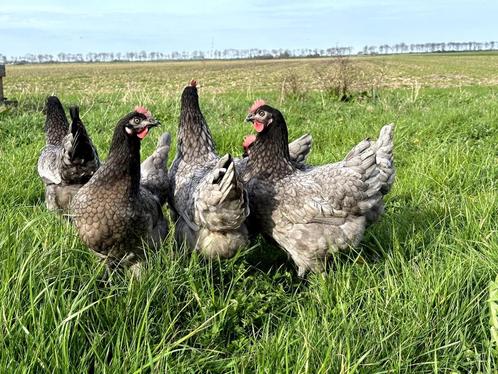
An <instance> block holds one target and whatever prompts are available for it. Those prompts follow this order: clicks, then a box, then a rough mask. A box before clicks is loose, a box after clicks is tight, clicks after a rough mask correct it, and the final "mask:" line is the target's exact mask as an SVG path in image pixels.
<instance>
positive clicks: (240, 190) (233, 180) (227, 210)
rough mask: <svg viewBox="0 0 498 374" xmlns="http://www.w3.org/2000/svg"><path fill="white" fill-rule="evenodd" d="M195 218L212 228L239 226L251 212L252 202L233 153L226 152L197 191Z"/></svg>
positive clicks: (224, 229) (219, 229) (222, 229)
mask: <svg viewBox="0 0 498 374" xmlns="http://www.w3.org/2000/svg"><path fill="white" fill-rule="evenodd" d="M194 197H195V217H196V221H197V220H198V221H199V224H200V225H201V226H203V227H206V228H207V229H208V230H210V231H230V230H237V229H238V228H239V227H240V226H241V225H242V224H243V223H244V221H245V219H246V218H247V216H248V215H249V204H248V200H247V195H246V192H245V190H244V187H243V184H242V182H241V181H240V180H239V178H238V175H237V171H236V169H235V164H234V162H233V159H232V156H230V155H225V156H223V157H222V158H221V159H220V160H219V161H218V163H217V164H216V166H215V168H214V170H213V171H212V172H211V173H210V174H209V175H207V177H206V178H205V179H204V182H202V183H201V184H199V186H198V188H197V189H196V193H195V196H194Z"/></svg>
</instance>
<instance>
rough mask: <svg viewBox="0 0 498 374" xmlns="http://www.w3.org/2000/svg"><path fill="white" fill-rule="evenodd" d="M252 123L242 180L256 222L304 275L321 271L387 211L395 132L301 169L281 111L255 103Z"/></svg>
mask: <svg viewBox="0 0 498 374" xmlns="http://www.w3.org/2000/svg"><path fill="white" fill-rule="evenodd" d="M247 120H248V121H250V122H252V123H253V126H254V128H255V129H256V131H257V132H258V135H257V136H256V140H255V141H254V143H253V145H252V147H251V150H250V152H249V161H248V165H247V167H246V168H245V173H244V175H243V179H244V181H245V183H246V188H247V191H248V193H249V200H250V206H251V217H250V220H251V224H252V225H255V227H257V228H258V231H259V232H261V233H263V234H264V235H267V236H269V237H272V238H273V239H274V240H275V241H276V242H277V243H278V244H279V245H280V246H281V247H282V248H283V249H284V250H285V251H287V252H288V253H289V255H290V257H291V258H292V260H293V261H294V263H295V264H296V265H297V267H298V273H299V275H300V276H303V275H304V274H305V273H306V272H307V271H310V270H311V271H321V270H322V269H323V265H324V261H325V259H326V258H327V256H328V254H329V252H333V251H337V250H343V249H347V248H350V247H351V246H355V245H357V244H358V243H359V242H360V240H361V239H362V237H363V233H364V231H365V228H366V227H367V225H368V224H369V223H372V222H375V221H376V220H377V219H378V218H379V216H380V214H381V213H382V212H383V207H384V202H383V196H384V195H385V194H386V193H387V192H388V191H389V190H390V188H391V186H392V184H393V181H394V175H395V172H394V166H393V155H392V149H393V142H392V140H393V126H392V125H387V126H384V127H383V128H382V130H381V132H380V135H379V139H378V140H377V141H370V140H364V141H362V142H361V143H359V144H358V145H357V146H355V147H354V148H353V149H352V150H351V152H350V153H349V154H348V155H347V156H346V158H345V159H344V160H343V161H341V162H338V163H335V164H328V165H323V166H317V167H310V168H307V169H306V170H303V171H301V170H298V169H297V168H296V167H295V165H293V163H292V162H291V161H290V157H289V150H288V147H287V142H288V140H287V137H288V135H287V125H286V123H285V120H284V117H283V115H282V114H281V113H280V111H278V110H277V109H274V108H272V107H270V106H269V105H266V104H265V103H264V102H263V101H257V102H256V103H255V104H254V105H253V106H252V107H251V109H250V112H249V115H248V116H247Z"/></svg>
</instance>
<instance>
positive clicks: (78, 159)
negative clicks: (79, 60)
mask: <svg viewBox="0 0 498 374" xmlns="http://www.w3.org/2000/svg"><path fill="white" fill-rule="evenodd" d="M45 112H46V121H45V135H46V146H45V147H44V148H43V150H42V152H41V155H40V158H39V159H38V174H39V175H40V177H41V179H42V180H43V182H44V183H45V204H46V206H47V208H48V209H49V210H58V211H63V212H67V209H68V207H69V204H70V202H71V199H72V198H73V196H74V195H75V194H76V192H78V190H79V188H80V187H81V186H82V185H83V184H84V183H86V182H87V181H88V180H89V179H90V178H91V176H92V175H93V174H94V173H95V171H96V170H97V169H98V168H99V166H100V160H99V156H98V154H97V150H96V149H95V147H94V146H93V144H92V141H91V139H90V138H89V136H88V134H87V132H86V129H85V126H84V125H83V122H82V121H81V119H80V117H79V109H78V107H71V108H70V114H71V119H72V124H71V128H69V124H68V121H67V118H66V113H65V112H64V108H63V107H62V104H61V102H60V101H59V99H58V98H57V97H56V96H50V97H48V98H47V102H46V105H45Z"/></svg>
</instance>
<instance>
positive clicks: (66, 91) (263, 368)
mask: <svg viewBox="0 0 498 374" xmlns="http://www.w3.org/2000/svg"><path fill="white" fill-rule="evenodd" d="M426 58H427V59H426ZM454 59H456V60H454ZM495 59H496V55H490V56H484V57H483V56H481V55H478V56H474V55H469V56H458V55H457V56H433V57H429V56H427V57H426V56H407V57H406V59H403V57H398V56H393V57H391V58H389V57H383V61H384V63H385V64H387V66H388V72H389V74H391V75H392V76H396V75H397V74H400V73H399V72H403V73H402V75H403V77H404V78H406V79H407V80H416V81H419V82H421V84H422V87H421V88H420V91H418V92H414V90H413V89H412V88H410V86H408V88H396V87H398V85H396V84H392V85H391V84H386V86H387V87H386V88H381V89H380V90H379V92H378V94H377V95H376V96H375V98H374V99H372V98H366V99H365V98H364V99H361V100H360V99H357V100H353V101H351V102H346V103H342V102H339V101H337V100H334V99H333V98H330V97H328V96H326V95H324V93H323V92H320V90H319V89H317V88H316V87H308V86H304V87H305V88H304V89H303V90H304V94H303V95H298V96H295V95H292V93H290V94H289V93H287V92H283V91H282V88H281V85H280V84H279V80H280V79H281V78H282V76H285V74H287V72H289V71H298V72H300V71H307V72H308V73H309V76H307V75H303V76H302V80H303V81H305V80H307V79H310V80H311V79H314V78H313V76H312V72H313V69H312V68H310V64H313V63H324V62H323V60H322V62H320V61H317V62H314V61H311V62H310V61H308V60H302V61H294V60H293V61H289V62H264V63H263V62H261V63H260V62H258V63H254V64H253V63H252V62H234V63H227V62H224V63H192V64H189V63H181V64H180V63H165V64H136V65H133V64H126V65H119V66H116V65H71V66H61V65H57V66H40V67H30V66H23V67H12V68H10V67H8V71H7V74H8V75H9V77H8V79H7V80H6V84H5V85H6V91H7V92H6V96H9V97H11V98H17V99H18V100H19V101H20V102H19V106H18V107H17V108H15V109H9V110H4V111H1V109H0V170H1V177H2V181H1V183H0V207H1V208H0V218H1V219H0V371H1V372H11V371H19V372H49V373H52V372H87V371H92V370H94V371H95V372H107V373H110V372H165V371H168V372H172V373H182V372H216V373H221V372H236V373H241V372H247V373H252V372H267V373H277V372H279V373H280V372H289V373H301V372H303V373H304V372H309V373H320V372H333V373H335V372H362V373H363V372H376V373H378V372H406V373H411V372H452V371H453V372H493V371H495V370H496V368H497V365H496V360H497V357H495V356H494V355H495V354H496V347H495V346H494V340H493V339H492V336H491V332H490V328H491V326H492V324H491V323H490V312H489V306H490V305H491V306H493V301H491V302H490V303H488V298H489V297H490V290H489V289H488V287H489V284H490V282H492V281H493V280H495V278H496V275H497V274H498V234H497V228H498V198H497V188H498V186H497V181H498V153H497V148H496V140H497V139H498V126H497V123H498V118H497V113H498V87H497V86H494V85H492V84H488V85H485V84H482V85H480V86H479V85H472V83H473V82H474V79H475V80H479V79H484V78H486V79H488V81H486V82H488V83H489V82H490V81H491V80H493V79H496V78H497V76H496V72H493V74H494V76H493V75H489V74H488V73H489V69H488V66H489V64H491V62H490V61H491V60H495ZM362 61H363V62H362ZM378 61H380V59H377V58H371V59H361V61H360V63H365V64H366V65H365V66H369V65H370V64H377V63H378ZM417 61H418V62H417ZM476 61H477V62H476ZM442 62H444V63H442ZM475 64H480V65H478V66H476V65H475ZM468 65H472V69H468V70H466V69H465V68H464V67H465V66H468ZM444 66H446V68H444ZM258 69H261V70H258ZM431 69H432V70H431ZM444 69H446V70H445V71H446V73H447V74H448V75H451V74H453V73H452V72H453V69H455V71H459V69H460V70H462V71H463V72H464V73H465V72H467V71H468V77H470V78H471V79H470V78H469V79H468V80H467V79H463V81H465V82H470V85H460V84H452V83H451V82H452V81H450V84H448V87H440V86H439V85H438V84H432V83H433V78H432V75H431V74H436V75H437V74H440V73H441V71H443V70H444ZM261 71H262V72H261ZM264 72H267V73H268V74H269V75H268V76H265V74H263V73H264ZM431 72H432V73H431ZM459 74H460V73H459ZM192 77H195V78H197V79H198V80H200V82H201V89H200V95H201V105H202V108H203V110H204V113H205V115H206V117H207V120H208V122H209V124H210V126H211V128H212V132H213V136H214V138H215V140H216V142H217V145H218V147H219V150H220V153H223V152H233V153H235V154H238V153H240V144H241V141H242V136H243V135H244V134H245V133H247V132H249V131H250V127H249V126H248V125H247V124H244V123H243V118H244V116H245V112H246V109H247V108H248V106H249V105H250V104H251V102H252V101H253V100H254V99H255V98H256V97H260V96H261V97H264V98H266V99H268V101H269V102H270V103H273V104H275V106H277V107H279V108H280V109H282V111H283V112H284V114H285V115H286V118H287V122H288V124H289V127H290V134H291V137H296V136H298V135H300V134H302V133H303V132H311V133H312V135H313V137H314V148H313V151H312V154H311V157H310V162H311V163H314V164H320V163H325V162H331V161H336V160H339V159H340V158H342V157H343V156H344V155H345V154H346V153H347V151H348V150H349V149H350V148H351V147H352V146H353V145H354V144H356V143H358V142H359V141H360V140H361V139H363V138H364V137H367V136H369V137H376V136H377V134H378V131H379V129H380V128H381V126H382V125H383V124H384V123H387V122H394V123H395V124H396V130H395V131H396V133H395V136H396V137H395V161H396V167H397V179H396V182H395V185H394V188H393V190H392V191H391V192H390V194H389V195H388V196H387V205H386V214H385V216H384V217H383V219H382V221H381V222H379V223H378V224H376V225H375V226H373V227H371V228H370V229H369V230H368V233H367V235H366V237H365V239H364V240H363V242H362V244H361V246H360V248H358V249H356V250H355V251H352V252H350V253H341V254H339V255H336V256H335V257H334V258H333V259H332V261H331V264H330V268H329V269H328V272H327V273H326V274H323V275H321V274H318V275H311V276H309V278H308V279H307V280H306V281H303V280H300V279H299V278H297V277H296V274H295V271H294V269H293V267H292V264H290V263H289V262H287V260H286V257H285V255H282V254H281V252H279V250H278V249H276V248H274V247H272V246H270V245H268V244H266V243H264V242H263V241H262V240H260V241H258V242H257V243H256V244H255V245H254V246H253V247H252V248H250V249H248V250H246V251H242V252H241V253H239V254H238V255H237V256H236V258H234V259H231V260H228V261H223V262H216V261H215V262H208V261H205V260H203V259H201V258H199V257H198V256H197V255H196V254H193V255H191V254H183V253H180V252H178V251H176V250H174V249H173V245H172V241H171V240H169V241H168V242H167V243H165V244H164V246H163V248H162V251H161V252H160V253H158V254H157V256H155V257H153V258H151V259H150V260H149V262H148V268H147V270H146V272H145V274H144V278H143V280H142V281H140V282H137V281H135V280H133V279H132V278H131V276H129V275H126V276H125V277H124V278H116V279H114V282H113V283H112V285H111V286H109V287H101V286H100V283H99V280H100V277H101V275H102V272H103V269H102V266H101V265H100V264H99V262H98V261H97V260H96V258H95V256H94V255H92V254H91V253H90V252H89V251H88V250H87V248H85V246H84V245H83V244H82V243H81V242H80V241H79V239H78V237H77V235H76V232H75V230H74V229H73V228H72V227H71V225H70V224H69V223H67V222H66V221H64V220H63V219H60V218H59V217H57V216H55V215H53V214H51V213H50V212H48V211H47V210H46V209H45V208H44V206H43V185H42V183H41V181H40V180H39V178H38V176H37V173H36V161H37V158H38V154H39V151H40V149H41V147H42V146H43V143H44V136H43V121H44V117H43V114H42V113H41V108H42V106H43V101H44V97H45V96H46V95H48V94H52V93H56V94H58V95H59V96H60V97H61V99H62V101H63V102H64V103H65V104H71V103H79V104H80V105H81V107H82V108H81V113H82V118H83V121H84V122H85V123H86V124H87V126H88V128H89V131H90V133H91V134H92V136H93V138H94V141H95V143H96V145H97V147H98V148H99V150H101V154H102V155H103V156H104V157H105V155H106V154H107V150H108V146H109V142H110V138H111V135H112V131H113V128H114V125H115V123H116V121H117V120H118V118H119V117H120V116H122V115H123V114H125V113H127V112H128V111H129V110H130V108H132V107H133V106H134V105H136V104H145V105H147V106H149V107H150V108H151V110H152V112H153V113H154V114H155V115H156V117H157V118H159V119H161V120H162V123H163V125H162V129H161V130H163V131H166V130H167V131H170V132H172V133H173V134H174V133H175V131H176V125H177V117H178V114H179V103H178V99H179V95H180V92H181V88H182V86H183V85H184V84H185V83H186V82H187V81H188V79H190V78H192ZM426 77H428V78H427V80H425V78H426ZM386 79H387V80H386V82H391V81H390V80H389V79H390V78H389V77H387V78H386ZM163 80H164V84H163ZM241 82H242V83H241ZM444 86H446V85H444ZM159 134H160V131H158V129H155V130H154V132H152V133H151V136H149V137H148V138H146V139H145V140H144V142H143V152H142V156H146V155H147V154H149V153H150V152H151V151H152V149H153V148H154V145H155V141H156V139H157V137H158V136H159ZM173 139H175V137H174V138H173ZM173 153H174V150H173V151H172V154H171V156H173ZM495 288H496V286H495ZM495 288H492V290H491V291H492V292H491V295H494V293H496V292H495V291H493V290H494V289H495ZM495 298H496V295H495V296H493V297H492V299H493V300H494V299H495ZM493 324H494V326H495V327H494V328H495V329H496V320H494V322H493ZM493 331H494V330H493ZM495 334H496V333H495Z"/></svg>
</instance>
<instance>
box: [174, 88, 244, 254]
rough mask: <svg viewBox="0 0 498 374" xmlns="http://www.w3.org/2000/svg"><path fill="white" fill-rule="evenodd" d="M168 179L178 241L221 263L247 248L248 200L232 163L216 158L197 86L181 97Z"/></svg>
mask: <svg viewBox="0 0 498 374" xmlns="http://www.w3.org/2000/svg"><path fill="white" fill-rule="evenodd" d="M169 174H170V188H171V190H170V196H171V204H170V205H171V206H172V207H173V212H174V219H175V222H176V238H177V241H178V242H180V243H183V242H185V243H186V244H187V245H188V246H189V247H190V248H191V249H195V250H199V251H200V252H201V253H202V254H203V255H205V256H206V257H221V258H227V257H231V256H233V255H234V254H235V253H236V251H237V249H239V248H240V247H242V246H244V245H246V244H247V243H248V232H247V228H246V226H245V224H244V221H245V219H246V217H247V215H248V214H249V204H248V202H247V195H246V192H245V191H244V187H243V184H242V182H241V181H240V179H239V176H238V172H237V170H236V168H235V164H234V160H233V158H232V157H231V156H230V155H225V156H223V157H221V158H219V157H218V155H217V154H216V150H215V145H214V142H213V139H212V137H211V133H210V131H209V128H208V125H207V123H206V120H205V119H204V116H203V114H202V112H201V110H200V107H199V97H198V94H197V87H196V81H191V83H190V85H189V86H187V87H186V88H185V89H184V91H183V93H182V98H181V113H180V123H179V127H178V145H177V153H176V157H175V160H174V161H173V164H172V166H171V169H170V171H169Z"/></svg>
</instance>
